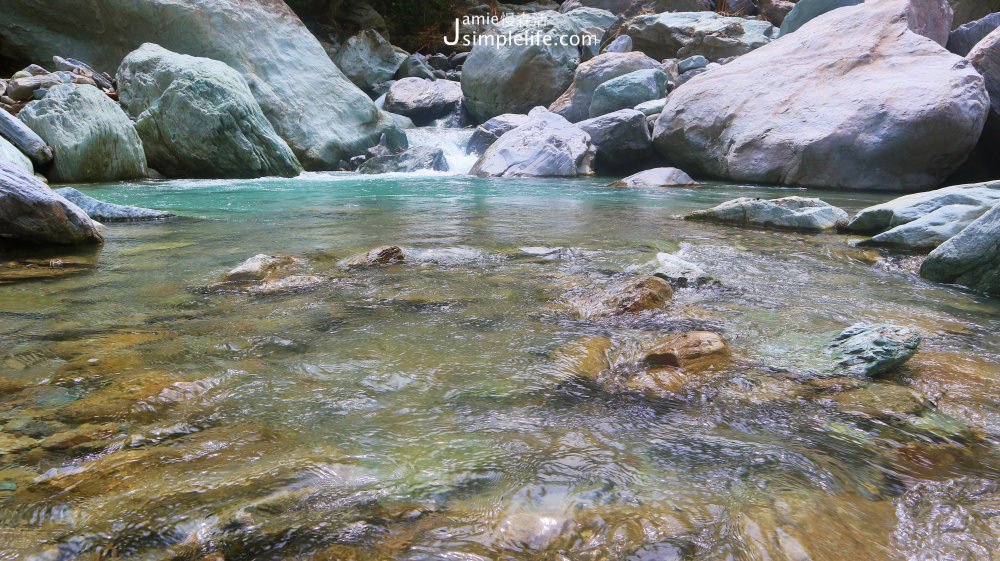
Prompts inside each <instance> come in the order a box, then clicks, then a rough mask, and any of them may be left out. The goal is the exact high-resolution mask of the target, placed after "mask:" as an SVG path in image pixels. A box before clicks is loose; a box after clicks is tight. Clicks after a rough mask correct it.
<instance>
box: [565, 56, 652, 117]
mask: <svg viewBox="0 0 1000 561" xmlns="http://www.w3.org/2000/svg"><path fill="white" fill-rule="evenodd" d="M659 66H660V63H659V62H657V61H656V60H654V59H651V58H649V57H648V56H646V55H644V54H642V53H633V52H628V53H617V52H607V53H604V54H601V55H598V56H596V57H594V58H592V59H590V60H588V61H586V62H584V63H582V64H581V65H580V66H579V67H577V69H576V73H575V74H574V76H573V83H571V84H570V86H569V88H567V89H566V91H565V92H563V94H562V95H560V96H559V98H558V99H556V100H555V101H553V102H552V104H551V105H549V111H552V112H553V113H557V114H559V115H562V116H563V117H565V118H566V119H568V120H569V121H570V122H571V123H576V122H579V121H582V120H584V119H586V118H587V117H588V113H589V112H590V103H591V102H592V101H593V99H594V90H596V89H597V87H598V86H600V85H601V84H603V83H605V82H607V81H608V80H612V79H614V78H618V77H619V76H624V75H626V74H629V73H631V72H635V71H637V70H652V69H656V68H658V67H659Z"/></svg>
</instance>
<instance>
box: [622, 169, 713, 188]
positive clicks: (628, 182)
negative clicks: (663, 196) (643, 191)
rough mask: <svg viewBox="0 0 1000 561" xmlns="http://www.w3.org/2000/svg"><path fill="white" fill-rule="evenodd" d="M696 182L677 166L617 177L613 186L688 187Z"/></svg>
mask: <svg viewBox="0 0 1000 561" xmlns="http://www.w3.org/2000/svg"><path fill="white" fill-rule="evenodd" d="M697 184H698V182H697V181H695V180H694V179H691V176H690V175H688V174H686V173H684V172H683V171H681V170H679V169H677V168H653V169H647V170H646V171H640V172H639V173H636V174H633V175H630V176H628V177H626V178H624V179H619V180H618V181H615V182H614V183H612V184H611V185H612V186H614V187H688V186H692V185H697Z"/></svg>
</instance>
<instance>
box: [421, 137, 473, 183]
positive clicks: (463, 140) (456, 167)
mask: <svg viewBox="0 0 1000 561" xmlns="http://www.w3.org/2000/svg"><path fill="white" fill-rule="evenodd" d="M473 131H475V129H470V128H466V129H456V128H444V127H418V128H415V129H407V131H406V139H407V140H408V141H409V143H410V147H414V146H434V147H436V148H440V149H441V150H442V151H443V152H444V157H445V159H446V160H447V161H448V170H449V173H453V174H459V175H464V174H467V173H469V170H470V169H472V165H473V164H475V163H476V160H477V159H478V157H477V156H467V155H466V154H465V146H466V145H467V144H468V143H469V138H470V137H471V136H472V133H473Z"/></svg>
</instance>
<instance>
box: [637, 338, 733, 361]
mask: <svg viewBox="0 0 1000 561" xmlns="http://www.w3.org/2000/svg"><path fill="white" fill-rule="evenodd" d="M728 354H729V348H728V347H727V346H726V342H725V341H723V340H722V337H721V336H720V335H719V334H718V333H712V332H711V331H689V332H687V333H683V334H681V335H676V336H672V337H668V338H667V339H665V340H663V341H660V342H658V343H657V344H656V345H655V346H653V348H651V349H649V350H647V351H645V352H644V353H643V355H642V362H643V364H645V365H646V366H650V367H654V368H655V367H664V366H672V367H675V368H686V367H690V366H692V365H693V364H694V363H697V362H701V361H704V360H706V359H718V358H720V357H724V356H727V355H728Z"/></svg>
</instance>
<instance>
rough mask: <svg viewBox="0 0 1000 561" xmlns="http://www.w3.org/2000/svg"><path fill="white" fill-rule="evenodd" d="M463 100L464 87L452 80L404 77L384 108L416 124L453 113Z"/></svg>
mask: <svg viewBox="0 0 1000 561" xmlns="http://www.w3.org/2000/svg"><path fill="white" fill-rule="evenodd" d="M461 101H462V87H461V86H459V85H458V84H457V83H456V82H452V81H450V80H425V79H423V78H403V79H402V80H398V81H396V82H395V83H393V84H392V87H390V88H389V92H388V93H387V94H386V96H385V106H384V107H385V110H386V111H389V112H390V113H396V114H397V115H403V116H405V117H409V118H410V119H412V120H413V123H414V124H416V125H417V126H423V125H427V124H430V123H431V121H434V120H435V119H440V118H441V117H444V116H446V115H450V114H451V113H454V111H455V106H456V105H458V103H459V102H461Z"/></svg>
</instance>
